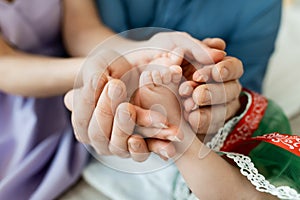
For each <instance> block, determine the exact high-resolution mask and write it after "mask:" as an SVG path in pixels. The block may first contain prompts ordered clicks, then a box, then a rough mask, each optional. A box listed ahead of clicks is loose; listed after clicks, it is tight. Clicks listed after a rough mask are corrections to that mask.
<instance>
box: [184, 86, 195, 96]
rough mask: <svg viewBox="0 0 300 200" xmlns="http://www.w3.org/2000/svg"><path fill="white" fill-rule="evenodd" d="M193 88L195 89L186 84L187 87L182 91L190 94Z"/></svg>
mask: <svg viewBox="0 0 300 200" xmlns="http://www.w3.org/2000/svg"><path fill="white" fill-rule="evenodd" d="M192 90H193V88H192V87H191V86H185V87H184V88H183V91H182V93H183V94H184V95H189V94H191V93H192Z"/></svg>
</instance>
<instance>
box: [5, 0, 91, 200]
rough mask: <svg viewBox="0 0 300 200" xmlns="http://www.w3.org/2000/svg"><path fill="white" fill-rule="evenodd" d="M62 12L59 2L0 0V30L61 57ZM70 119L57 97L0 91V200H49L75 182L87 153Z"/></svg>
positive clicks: (19, 43) (25, 46)
mask: <svg viewBox="0 0 300 200" xmlns="http://www.w3.org/2000/svg"><path fill="white" fill-rule="evenodd" d="M61 16H62V15H61V2H60V0H51V1H48V0H16V1H15V2H14V3H11V4H10V3H7V2H4V1H3V0H0V31H1V34H2V35H3V37H4V39H6V40H7V42H8V43H10V44H11V45H13V46H14V47H16V48H18V49H19V50H22V51H25V52H29V53H33V54H43V55H48V56H63V55H64V51H63V47H62V43H61V39H60V24H61ZM41 67H43V66H41ZM0 78H5V77H2V76H1V77H0ZM69 119H70V116H69V114H68V112H67V111H66V109H65V107H64V104H63V97H62V96H59V97H52V98H46V99H34V98H24V97H21V96H13V95H8V94H5V93H3V92H1V91H0V199H1V200H2V199H3V200H6V199H14V200H18V199H38V200H40V199H43V200H47V199H53V198H55V197H57V196H58V195H59V194H61V193H62V192H63V191H64V190H65V189H66V188H67V187H68V186H70V185H71V184H73V183H74V182H75V181H76V180H77V178H78V177H79V175H80V173H81V170H82V168H83V166H84V164H85V162H86V159H87V152H86V151H85V149H84V147H83V146H82V145H80V144H78V143H77V142H75V139H74V137H73V134H72V127H71V124H70V121H69Z"/></svg>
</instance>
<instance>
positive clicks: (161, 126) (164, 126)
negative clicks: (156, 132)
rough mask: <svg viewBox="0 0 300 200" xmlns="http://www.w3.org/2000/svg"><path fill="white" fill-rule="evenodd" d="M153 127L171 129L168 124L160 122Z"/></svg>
mask: <svg viewBox="0 0 300 200" xmlns="http://www.w3.org/2000/svg"><path fill="white" fill-rule="evenodd" d="M153 126H154V127H155V128H169V127H168V126H167V125H166V124H164V123H161V122H159V123H153Z"/></svg>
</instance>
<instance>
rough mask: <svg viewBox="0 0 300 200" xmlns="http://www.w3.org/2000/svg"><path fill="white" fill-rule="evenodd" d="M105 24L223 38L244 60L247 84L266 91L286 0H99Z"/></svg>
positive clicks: (231, 52)
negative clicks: (269, 64)
mask: <svg viewBox="0 0 300 200" xmlns="http://www.w3.org/2000/svg"><path fill="white" fill-rule="evenodd" d="M97 6H98V8H99V13H100V16H101V18H102V20H103V22H104V23H105V24H106V25H108V26H109V27H111V28H112V29H113V30H114V31H116V32H122V31H126V30H128V29H133V28H140V27H149V26H151V27H163V28H168V29H172V30H176V31H185V32H188V33H190V34H191V35H192V36H194V37H196V38H198V39H204V38H207V37H220V38H223V39H224V40H225V41H226V42H227V49H226V51H227V53H228V55H232V56H235V57H238V58H239V59H241V60H242V62H243V64H244V68H245V74H244V76H243V77H242V78H241V83H242V84H243V86H244V87H247V88H249V89H252V90H255V91H257V92H261V89H262V82H263V78H264V75H265V72H266V68H267V64H268V60H269V58H270V56H271V54H272V52H273V50H274V43H275V39H276V36H277V32H278V28H279V24H280V17H281V0H263V1H262V0H242V1H241V0H226V1H225V0H223V1H222V0H176V1H171V0H144V1H141V0H112V1H107V0H97Z"/></svg>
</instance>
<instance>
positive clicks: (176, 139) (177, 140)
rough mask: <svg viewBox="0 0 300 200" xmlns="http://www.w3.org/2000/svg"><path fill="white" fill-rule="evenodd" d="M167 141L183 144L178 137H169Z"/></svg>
mask: <svg viewBox="0 0 300 200" xmlns="http://www.w3.org/2000/svg"><path fill="white" fill-rule="evenodd" d="M167 139H168V140H170V141H172V142H181V141H182V140H181V139H179V138H178V137H177V136H176V135H170V136H168V137H167Z"/></svg>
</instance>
